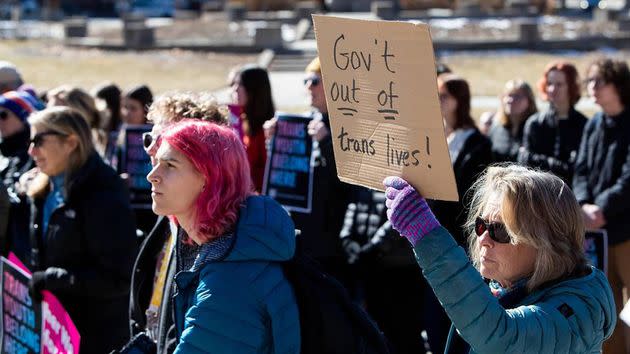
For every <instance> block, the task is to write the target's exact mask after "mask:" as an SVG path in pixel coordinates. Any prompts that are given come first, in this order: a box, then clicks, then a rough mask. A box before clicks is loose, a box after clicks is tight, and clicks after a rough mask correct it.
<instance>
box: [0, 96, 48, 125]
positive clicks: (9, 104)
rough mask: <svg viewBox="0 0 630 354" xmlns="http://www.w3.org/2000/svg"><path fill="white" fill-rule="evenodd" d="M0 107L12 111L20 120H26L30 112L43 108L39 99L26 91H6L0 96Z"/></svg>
mask: <svg viewBox="0 0 630 354" xmlns="http://www.w3.org/2000/svg"><path fill="white" fill-rule="evenodd" d="M0 107H2V108H4V109H8V110H9V111H11V112H13V114H15V115H16V116H17V117H18V118H20V120H21V121H23V122H26V118H28V116H29V115H31V113H33V112H35V111H40V110H42V109H44V108H45V107H44V104H43V103H41V102H40V101H39V99H37V98H35V97H33V96H31V94H29V93H28V92H26V91H8V92H5V93H3V94H2V96H0Z"/></svg>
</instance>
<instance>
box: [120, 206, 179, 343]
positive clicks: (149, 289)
mask: <svg viewBox="0 0 630 354" xmlns="http://www.w3.org/2000/svg"><path fill="white" fill-rule="evenodd" d="M170 234H171V228H170V224H169V220H168V218H166V217H164V216H161V217H160V218H159V219H158V221H157V223H156V224H155V227H154V228H153V230H151V232H150V233H149V235H148V236H147V238H146V239H145V240H144V242H143V243H142V245H141V246H140V252H138V257H137V258H136V262H135V264H134V267H133V275H132V277H131V295H130V298H129V299H130V300H129V325H130V330H131V336H132V337H133V336H135V335H136V334H138V333H141V332H144V331H145V330H146V326H147V317H146V314H145V312H146V310H147V309H148V308H149V302H150V301H151V295H152V294H153V282H154V279H155V272H156V270H157V268H156V264H157V257H158V256H159V254H160V253H161V252H162V249H163V248H164V244H165V243H166V241H167V240H168V237H169V236H170ZM176 242H177V241H176ZM170 254H171V257H170V259H168V260H167V261H168V268H167V269H168V270H167V275H166V280H165V282H164V289H163V293H162V304H161V306H160V309H161V310H160V315H159V318H158V332H157V333H156V335H157V352H158V353H160V354H162V353H172V352H174V351H175V347H176V346H177V330H176V328H175V322H174V313H173V301H172V300H173V295H174V291H173V289H174V287H173V281H174V279H175V274H176V271H177V260H176V259H177V257H176V252H175V251H173V252H171V253H170Z"/></svg>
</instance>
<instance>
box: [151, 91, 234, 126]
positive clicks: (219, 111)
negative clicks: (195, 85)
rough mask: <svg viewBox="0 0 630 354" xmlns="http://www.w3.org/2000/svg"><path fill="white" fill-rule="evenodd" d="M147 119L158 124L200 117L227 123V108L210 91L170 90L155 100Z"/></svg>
mask: <svg viewBox="0 0 630 354" xmlns="http://www.w3.org/2000/svg"><path fill="white" fill-rule="evenodd" d="M147 119H148V120H149V121H151V122H152V123H153V124H156V125H157V124H170V123H175V122H179V121H180V120H182V119H199V120H204V121H208V122H212V123H216V124H220V125H225V124H227V110H226V109H225V107H222V106H220V105H219V104H218V103H217V100H216V98H215V97H214V96H213V95H212V94H210V93H208V92H201V93H192V92H170V93H166V94H164V95H161V96H160V97H158V98H157V99H156V100H155V101H153V103H152V104H151V106H150V107H149V112H148V113H147Z"/></svg>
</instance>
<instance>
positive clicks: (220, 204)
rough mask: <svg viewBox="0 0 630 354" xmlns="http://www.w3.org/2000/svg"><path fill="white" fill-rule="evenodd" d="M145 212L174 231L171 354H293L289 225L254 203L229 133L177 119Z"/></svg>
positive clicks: (238, 146)
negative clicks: (284, 264) (174, 341)
mask: <svg viewBox="0 0 630 354" xmlns="http://www.w3.org/2000/svg"><path fill="white" fill-rule="evenodd" d="M157 143H158V144H159V148H158V150H157V153H156V156H155V162H156V164H155V165H154V168H153V170H152V171H151V172H150V173H149V175H148V176H147V179H148V180H149V182H151V186H152V189H151V191H152V193H151V197H152V199H153V204H152V209H153V211H154V212H155V213H156V214H158V215H168V216H169V217H171V218H172V219H173V220H174V221H175V222H176V223H177V224H178V225H179V226H180V227H181V230H182V232H185V234H186V235H183V237H181V238H180V239H181V240H183V241H181V242H179V244H178V245H177V252H178V273H177V275H176V277H175V282H176V284H177V294H176V295H175V298H174V303H175V325H176V328H177V338H178V345H177V348H176V350H175V353H191V352H198V351H199V349H200V348H203V351H205V352H216V353H298V352H299V350H300V333H299V328H300V324H299V317H298V308H297V304H296V299H295V295H294V293H293V289H292V288H291V285H290V283H289V282H288V280H287V279H286V277H285V276H284V274H283V272H282V268H281V265H280V264H279V262H281V261H285V260H289V259H290V258H292V257H293V254H294V251H295V233H294V225H293V222H292V221H291V218H290V217H289V215H288V214H287V213H286V211H284V209H282V207H281V206H280V205H279V204H277V203H276V202H274V201H273V200H272V199H270V198H268V197H262V196H254V195H252V190H253V189H252V182H251V177H250V172H249V164H248V163H247V155H246V153H245V149H244V147H243V144H242V143H241V141H240V140H239V138H238V137H237V136H236V134H235V133H234V132H233V131H232V130H231V129H230V128H229V127H224V126H219V125H216V124H213V123H208V122H202V121H190V120H185V121H182V122H180V123H177V124H175V125H173V126H171V127H169V128H168V129H167V130H166V131H165V132H164V133H163V134H162V135H161V136H160V139H159V141H158V142H157Z"/></svg>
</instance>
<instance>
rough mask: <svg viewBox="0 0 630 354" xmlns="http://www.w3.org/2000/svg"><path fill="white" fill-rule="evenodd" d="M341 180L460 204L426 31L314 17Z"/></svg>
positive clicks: (423, 26) (401, 24)
mask: <svg viewBox="0 0 630 354" xmlns="http://www.w3.org/2000/svg"><path fill="white" fill-rule="evenodd" d="M313 21H314V24H315V34H316V36H317V48H318V51H319V59H320V62H321V67H322V77H323V82H324V90H325V92H326V101H327V104H328V113H329V116H330V122H331V128H332V137H333V142H334V152H335V161H336V166H337V173H338V175H339V179H341V180H342V181H344V182H348V183H353V184H358V185H362V186H366V187H370V188H374V189H378V190H383V184H382V181H383V179H384V178H385V177H387V176H390V175H398V176H402V177H403V178H405V179H406V180H407V181H409V183H411V184H412V185H413V186H414V187H415V188H416V189H417V190H418V191H419V192H420V193H421V194H422V195H423V196H424V197H426V198H431V199H442V200H450V201H457V200H458V199H459V198H458V195H457V187H456V185H455V176H454V174H453V168H452V165H451V160H450V156H449V153H448V147H447V144H446V138H445V136H444V126H443V123H442V115H441V113H440V104H439V100H438V94H437V78H436V72H435V59H434V54H433V44H432V42H431V36H430V34H429V26H428V25H426V24H412V23H404V22H387V21H366V20H354V19H344V18H337V17H331V16H322V15H314V16H313Z"/></svg>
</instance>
